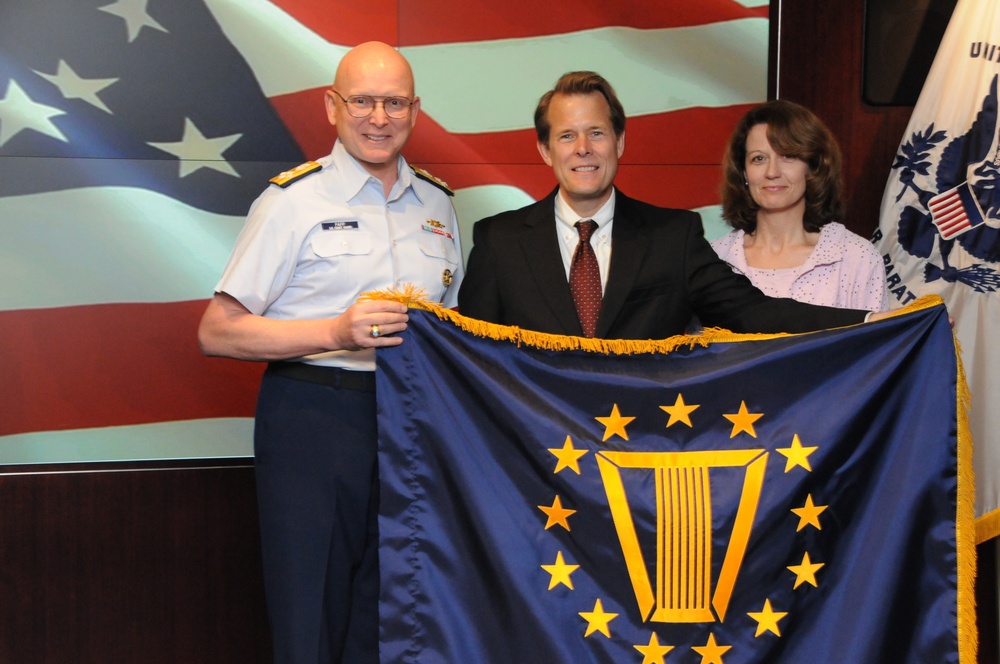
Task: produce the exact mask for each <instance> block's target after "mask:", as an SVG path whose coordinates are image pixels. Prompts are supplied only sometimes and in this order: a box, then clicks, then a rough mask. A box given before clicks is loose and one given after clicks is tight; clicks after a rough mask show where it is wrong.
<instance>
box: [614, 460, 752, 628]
mask: <svg viewBox="0 0 1000 664" xmlns="http://www.w3.org/2000/svg"><path fill="white" fill-rule="evenodd" d="M767 457H768V453H767V451H766V450H763V449H749V450H719V451H692V452H614V451H608V450H605V451H602V452H600V453H598V454H597V464H598V467H599V468H600V471H601V478H602V480H603V482H604V490H605V492H606V493H607V496H608V504H609V506H610V508H611V516H612V518H613V519H614V523H615V529H616V531H617V533H618V541H619V543H620V544H621V548H622V553H623V554H624V556H625V564H626V567H627V569H628V574H629V578H630V579H631V581H632V589H633V592H634V593H635V598H636V601H637V603H638V605H639V611H640V614H641V616H642V620H643V622H649V621H652V622H662V623H700V622H715V621H716V617H717V618H718V620H719V621H720V622H721V621H722V620H724V619H725V615H726V610H727V609H728V608H729V600H730V599H731V598H732V593H733V587H734V585H735V584H736V578H737V576H738V574H739V569H740V566H741V564H742V563H743V557H744V555H745V554H746V550H747V543H748V542H749V540H750V531H751V529H752V526H753V520H754V515H755V513H756V511H757V505H758V503H759V501H760V493H761V489H762V488H763V485H764V472H765V470H766V467H767ZM636 468H642V469H649V470H652V471H653V473H654V477H655V487H656V561H655V563H656V564H655V570H656V578H655V579H653V580H651V579H650V574H649V570H650V569H652V566H649V565H647V561H646V560H645V557H644V556H643V552H642V549H641V547H640V545H639V538H638V536H637V534H636V527H635V524H634V522H633V519H632V511H631V509H630V507H629V503H628V496H627V494H626V491H625V484H624V482H623V481H622V472H621V471H622V469H636ZM713 468H743V469H744V472H743V488H742V492H741V496H740V503H739V506H738V508H737V510H736V517H735V523H734V525H733V531H732V533H730V536H729V543H728V546H727V547H726V550H725V553H724V557H723V559H722V567H721V570H720V572H719V575H718V578H717V579H716V580H715V587H714V589H713V584H712V578H711V574H712V553H713V552H712V498H711V490H710V489H711V470H712V469H713ZM712 609H714V610H715V613H714V614H713V612H712Z"/></svg>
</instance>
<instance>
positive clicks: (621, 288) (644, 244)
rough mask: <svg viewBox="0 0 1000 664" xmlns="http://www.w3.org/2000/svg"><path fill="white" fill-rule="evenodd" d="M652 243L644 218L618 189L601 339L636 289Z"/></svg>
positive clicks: (599, 319) (599, 331)
mask: <svg viewBox="0 0 1000 664" xmlns="http://www.w3.org/2000/svg"><path fill="white" fill-rule="evenodd" d="M649 242H650V240H649V237H648V235H647V234H646V233H645V232H644V231H643V223H642V219H640V218H639V217H638V216H637V215H636V214H635V210H634V209H633V207H632V205H631V199H629V198H628V197H626V196H625V195H624V194H622V192H621V191H617V190H616V192H615V216H614V225H613V226H612V227H611V267H610V268H609V270H608V281H607V285H606V286H605V287H604V299H603V300H602V301H601V313H600V314H599V315H598V317H597V332H596V336H597V337H605V336H606V335H607V334H608V331H609V330H610V329H611V326H612V324H613V323H614V322H615V319H617V318H618V314H619V313H620V312H621V309H622V306H623V305H624V304H625V300H626V299H627V298H628V294H629V293H630V292H631V291H632V288H633V286H635V281H636V279H637V278H638V276H639V268H640V267H641V266H642V261H643V258H644V257H645V255H646V251H647V249H648V248H649Z"/></svg>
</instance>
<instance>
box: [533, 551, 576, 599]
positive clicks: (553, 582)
mask: <svg viewBox="0 0 1000 664" xmlns="http://www.w3.org/2000/svg"><path fill="white" fill-rule="evenodd" d="M542 569H543V570H545V571H546V572H548V573H549V574H551V575H552V578H550V579H549V590H552V589H553V588H555V587H556V586H558V585H559V584H560V583H561V584H563V585H564V586H566V587H567V588H569V589H570V590H573V581H572V579H570V578H569V575H570V574H572V573H573V572H575V571H576V570H578V569H580V566H579V565H567V564H566V561H565V560H564V559H563V553H562V551H560V552H559V553H557V554H556V562H555V563H554V564H552V565H542Z"/></svg>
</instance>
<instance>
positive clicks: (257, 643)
mask: <svg viewBox="0 0 1000 664" xmlns="http://www.w3.org/2000/svg"><path fill="white" fill-rule="evenodd" d="M0 506H2V512H0V514H2V517H0V523H2V524H3V526H2V531H0V533H2V535H0V598H2V599H0V601H2V603H3V610H2V611H0V662H9V663H12V664H13V663H15V662H16V663H24V664H29V663H30V664H68V663H70V662H72V663H73V664H89V663H93V664H106V663H107V662H117V663H120V664H132V663H135V664H178V663H183V664H202V663H204V664H228V663H232V664H254V663H255V662H261V663H263V662H269V661H270V660H271V656H270V640H269V636H268V630H267V618H266V615H265V612H264V595H263V585H262V580H261V571H260V552H259V539H258V534H257V515H256V513H257V506H256V498H255V490H254V479H253V468H252V466H251V465H250V464H249V463H248V461H247V460H243V461H239V462H223V461H219V462H212V463H209V464H204V463H198V462H189V463H169V464H164V463H155V464H150V463H143V464H101V465H88V466H60V467H58V468H55V467H39V466H7V467H0Z"/></svg>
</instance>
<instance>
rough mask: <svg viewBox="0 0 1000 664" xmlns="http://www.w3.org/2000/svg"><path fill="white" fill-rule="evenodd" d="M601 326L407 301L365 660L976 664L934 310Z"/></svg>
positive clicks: (954, 384) (958, 417)
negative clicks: (767, 325)
mask: <svg viewBox="0 0 1000 664" xmlns="http://www.w3.org/2000/svg"><path fill="white" fill-rule="evenodd" d="M939 302H940V300H939V299H937V298H934V299H933V301H932V302H926V301H923V300H922V301H921V303H919V304H918V305H915V306H911V307H909V308H908V309H906V310H905V311H904V313H901V314H900V315H897V316H895V317H893V318H890V319H888V320H885V321H880V322H878V323H872V324H865V325H857V326H854V327H850V328H844V329H839V330H831V331H824V332H818V333H813V334H802V335H794V336H773V335H769V336H765V335H743V336H737V335H732V334H729V333H727V332H720V331H708V332H707V333H706V337H705V338H703V339H702V340H701V342H698V341H696V338H694V337H683V338H681V337H678V338H674V339H671V340H666V341H664V342H601V341H599V340H582V339H578V338H570V337H555V336H551V335H538V334H534V333H530V332H526V331H519V330H516V329H515V328H507V327H500V326H493V325H487V324H484V323H481V322H479V321H473V320H471V319H466V318H463V317H461V316H458V315H457V314H454V313H453V312H445V311H440V310H436V313H437V314H439V315H440V316H441V318H440V319H439V317H438V316H437V315H435V312H431V311H423V310H416V309H413V310H411V313H410V323H409V326H408V329H407V330H406V332H405V333H404V335H403V337H404V342H403V343H402V344H401V345H400V346H397V347H394V348H388V349H381V350H380V351H379V353H378V370H377V377H378V400H379V430H380V434H379V437H380V452H379V464H380V474H381V516H380V520H379V524H380V528H381V549H380V555H381V569H382V595H381V643H382V646H381V647H382V650H381V658H382V661H383V662H393V663H400V662H420V663H421V664H433V663H437V662H440V663H447V664H453V663H456V662H463V663H464V662H474V663H476V664H512V663H518V664H533V663H537V664H553V663H573V664H579V663H582V662H615V663H619V662H635V663H636V664H650V663H667V664H670V663H675V662H676V663H683V662H690V663H693V664H699V663H700V664H709V663H717V664H740V663H750V662H760V663H763V662H767V663H769V664H773V663H776V662H777V663H786V664H803V663H805V662H808V663H810V664H817V663H823V662H829V663H831V664H847V663H849V664H865V663H870V664H884V663H886V662H893V663H894V664H906V663H912V664H925V663H926V662H935V663H943V662H962V663H966V662H967V663H968V664H972V662H973V661H974V658H975V642H976V631H975V624H974V621H975V616H974V609H973V598H972V595H973V591H972V588H973V577H974V574H975V561H974V556H975V550H974V544H973V539H974V525H973V509H972V503H973V491H974V489H973V486H972V483H973V482H972V475H971V473H972V471H971V459H970V458H969V452H970V450H971V441H969V440H968V439H967V438H968V437H967V435H966V434H965V426H966V424H965V414H964V411H965V408H964V398H965V397H966V396H967V395H966V394H965V391H964V382H963V380H962V378H961V374H960V365H959V363H958V361H957V357H956V348H955V343H954V340H953V336H952V332H951V329H950V326H949V324H948V320H947V314H946V312H945V310H944V307H942V306H940V305H939V304H937V303H939Z"/></svg>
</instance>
